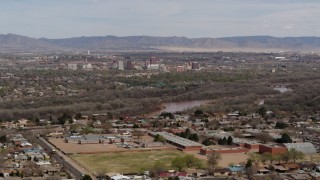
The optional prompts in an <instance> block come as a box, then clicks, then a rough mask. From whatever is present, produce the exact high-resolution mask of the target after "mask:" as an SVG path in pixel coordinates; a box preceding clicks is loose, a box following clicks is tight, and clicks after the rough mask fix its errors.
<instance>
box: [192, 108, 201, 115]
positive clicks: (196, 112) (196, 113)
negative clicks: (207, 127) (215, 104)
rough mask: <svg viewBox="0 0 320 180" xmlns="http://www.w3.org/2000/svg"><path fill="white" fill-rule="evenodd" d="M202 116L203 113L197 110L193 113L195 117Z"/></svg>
mask: <svg viewBox="0 0 320 180" xmlns="http://www.w3.org/2000/svg"><path fill="white" fill-rule="evenodd" d="M202 114H203V111H202V110H200V109H197V110H196V111H195V112H194V115H195V116H200V115H202Z"/></svg>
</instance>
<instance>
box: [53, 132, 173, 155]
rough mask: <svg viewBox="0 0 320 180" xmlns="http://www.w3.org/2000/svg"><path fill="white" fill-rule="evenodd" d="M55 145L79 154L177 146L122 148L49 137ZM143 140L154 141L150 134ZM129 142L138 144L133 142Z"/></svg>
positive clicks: (67, 151)
mask: <svg viewBox="0 0 320 180" xmlns="http://www.w3.org/2000/svg"><path fill="white" fill-rule="evenodd" d="M48 140H49V142H51V143H52V144H53V145H54V146H55V147H57V148H58V149H60V150H61V151H63V152H64V153H66V154H77V153H104V152H122V151H124V152H126V151H144V150H150V149H175V148H176V147H175V146H173V145H170V144H168V143H166V144H164V146H162V147H153V148H130V149H126V148H122V147H118V146H117V145H116V144H78V143H75V142H69V143H65V142H64V139H63V138H48ZM141 141H142V142H153V138H152V137H150V136H143V137H142V138H141ZM129 144H132V145H137V144H135V143H133V142H130V143H129Z"/></svg>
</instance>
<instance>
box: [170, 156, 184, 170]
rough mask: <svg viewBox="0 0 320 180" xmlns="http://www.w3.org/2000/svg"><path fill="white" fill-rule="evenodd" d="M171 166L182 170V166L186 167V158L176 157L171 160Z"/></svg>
mask: <svg viewBox="0 0 320 180" xmlns="http://www.w3.org/2000/svg"><path fill="white" fill-rule="evenodd" d="M171 166H172V167H174V168H177V169H178V171H182V169H183V168H185V167H187V163H186V159H185V158H184V157H176V158H174V159H173V160H172V162H171Z"/></svg>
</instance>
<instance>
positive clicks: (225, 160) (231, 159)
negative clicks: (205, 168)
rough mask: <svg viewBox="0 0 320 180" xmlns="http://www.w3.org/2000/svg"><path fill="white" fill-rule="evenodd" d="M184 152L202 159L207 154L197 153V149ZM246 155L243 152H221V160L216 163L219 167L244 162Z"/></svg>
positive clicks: (204, 158) (205, 158) (205, 157)
mask: <svg viewBox="0 0 320 180" xmlns="http://www.w3.org/2000/svg"><path fill="white" fill-rule="evenodd" d="M185 153H186V154H193V155H194V156H195V157H197V158H199V159H203V160H207V156H205V155H201V154H199V152H198V151H187V152H185ZM247 159H248V155H247V154H244V153H234V154H233V153H231V154H221V160H220V161H219V163H218V166H219V167H226V166H228V165H230V164H231V163H233V164H239V163H242V162H244V163H246V162H247Z"/></svg>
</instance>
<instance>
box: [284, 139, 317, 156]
mask: <svg viewBox="0 0 320 180" xmlns="http://www.w3.org/2000/svg"><path fill="white" fill-rule="evenodd" d="M283 145H284V146H285V147H286V148H287V149H288V151H289V150H290V149H295V150H297V151H300V152H302V153H304V154H316V153H317V149H316V148H315V147H314V145H313V144H311V143H309V142H303V143H284V144H283Z"/></svg>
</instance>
